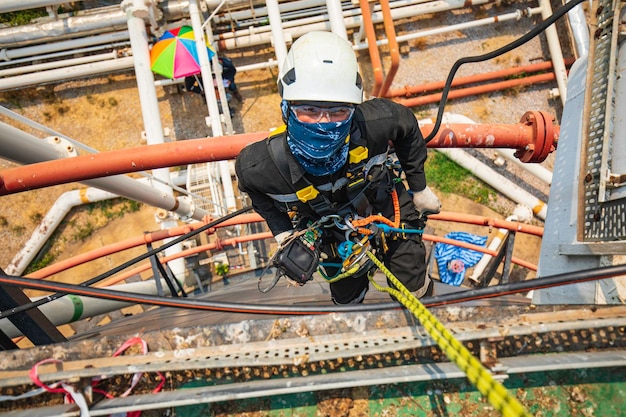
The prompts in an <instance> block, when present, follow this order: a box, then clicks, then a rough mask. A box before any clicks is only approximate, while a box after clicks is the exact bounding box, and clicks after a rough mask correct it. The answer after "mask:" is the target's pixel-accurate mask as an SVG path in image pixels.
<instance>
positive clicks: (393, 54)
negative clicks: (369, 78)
mask: <svg viewBox="0 0 626 417" xmlns="http://www.w3.org/2000/svg"><path fill="white" fill-rule="evenodd" d="M379 1H380V8H381V11H382V13H383V23H384V25H385V34H386V35H387V40H388V43H387V46H388V47H389V56H390V58H391V66H390V67H389V71H387V75H386V76H385V81H384V82H383V85H382V87H381V89H380V93H379V95H380V97H385V96H386V95H387V92H388V91H389V87H391V84H392V83H393V78H394V77H395V76H396V72H398V67H399V66H400V50H399V47H398V40H397V39H396V28H395V26H394V23H393V17H392V16H391V7H390V6H389V0H379Z"/></svg>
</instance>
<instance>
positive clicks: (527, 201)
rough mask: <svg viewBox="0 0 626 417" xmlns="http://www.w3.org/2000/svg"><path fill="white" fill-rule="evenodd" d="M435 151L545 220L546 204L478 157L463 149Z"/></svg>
mask: <svg viewBox="0 0 626 417" xmlns="http://www.w3.org/2000/svg"><path fill="white" fill-rule="evenodd" d="M437 151H438V152H441V153H443V154H445V155H446V156H448V158H450V159H452V160H453V161H454V162H456V163H457V164H459V165H461V166H462V167H463V168H465V169H467V170H468V171H470V172H471V173H472V174H474V175H476V176H477V177H478V178H480V179H481V180H482V181H483V182H485V183H487V184H489V185H490V186H491V187H493V188H494V189H496V190H497V191H498V192H500V193H501V194H503V195H505V196H507V197H508V198H510V199H511V200H513V201H515V202H517V203H520V204H523V205H526V206H528V207H530V208H531V209H532V211H533V213H535V216H537V217H538V218H540V219H542V220H545V218H546V212H547V210H548V205H547V204H546V203H545V202H543V201H541V200H539V199H538V198H537V197H535V196H533V195H532V194H530V193H528V192H527V191H526V190H524V189H523V188H521V187H519V186H518V185H517V184H515V183H514V182H512V181H509V180H507V179H506V178H504V177H503V176H502V175H500V174H498V172H497V171H495V170H493V169H491V168H489V167H488V166H487V165H485V164H483V163H482V162H480V161H479V160H478V159H476V158H474V157H473V156H471V155H469V154H468V153H467V152H465V151H464V150H463V149H448V148H445V149H444V148H441V149H437Z"/></svg>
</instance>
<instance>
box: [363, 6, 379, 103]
mask: <svg viewBox="0 0 626 417" xmlns="http://www.w3.org/2000/svg"><path fill="white" fill-rule="evenodd" d="M359 4H360V5H361V14H362V19H363V27H364V28H365V36H366V38H367V45H368V50H369V53H370V60H371V61H372V71H373V73H374V87H373V88H372V93H371V95H372V96H373V97H377V96H378V94H379V93H380V88H381V86H382V84H383V68H382V64H381V62H380V53H379V52H378V45H377V44H376V30H375V29H374V22H373V20H372V11H371V9H370V5H369V2H368V0H359Z"/></svg>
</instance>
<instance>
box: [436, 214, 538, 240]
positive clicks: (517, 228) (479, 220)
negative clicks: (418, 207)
mask: <svg viewBox="0 0 626 417" xmlns="http://www.w3.org/2000/svg"><path fill="white" fill-rule="evenodd" d="M428 219H429V220H441V221H451V222H456V223H466V224H476V225H480V226H488V227H489V228H494V227H495V228H497V229H507V230H510V231H513V232H522V233H526V234H529V235H534V236H539V237H541V236H543V227H539V226H533V225H530V224H525V223H519V222H511V221H507V220H500V219H496V218H490V217H485V216H477V215H474V214H465V213H455V212H451V211H442V212H441V213H439V214H430V215H429V216H428Z"/></svg>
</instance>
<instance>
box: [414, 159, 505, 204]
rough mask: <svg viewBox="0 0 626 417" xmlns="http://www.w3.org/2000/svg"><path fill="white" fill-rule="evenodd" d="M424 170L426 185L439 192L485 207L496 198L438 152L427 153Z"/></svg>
mask: <svg viewBox="0 0 626 417" xmlns="http://www.w3.org/2000/svg"><path fill="white" fill-rule="evenodd" d="M424 169H425V171H426V179H427V181H428V184H429V185H430V186H432V187H434V188H436V189H437V190H438V191H440V192H443V193H448V194H456V195H460V196H463V197H466V198H469V199H470V200H472V201H474V202H476V203H479V204H483V205H486V206H489V205H490V203H491V202H492V201H493V200H494V199H495V197H496V192H495V190H493V189H492V188H491V187H489V186H488V185H487V184H485V183H484V182H482V181H480V180H479V179H477V178H476V177H474V176H473V175H472V173H471V172H470V171H468V170H466V169H465V168H463V167H461V166H460V165H458V164H457V163H456V162H454V161H452V160H451V159H450V158H448V157H447V156H445V155H444V154H442V153H440V152H437V151H430V152H429V156H428V159H427V160H426V165H425V166H424Z"/></svg>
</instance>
